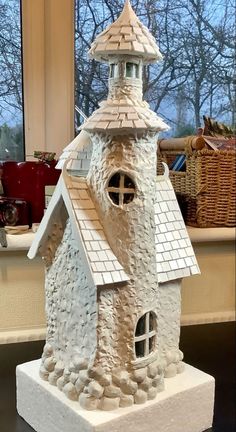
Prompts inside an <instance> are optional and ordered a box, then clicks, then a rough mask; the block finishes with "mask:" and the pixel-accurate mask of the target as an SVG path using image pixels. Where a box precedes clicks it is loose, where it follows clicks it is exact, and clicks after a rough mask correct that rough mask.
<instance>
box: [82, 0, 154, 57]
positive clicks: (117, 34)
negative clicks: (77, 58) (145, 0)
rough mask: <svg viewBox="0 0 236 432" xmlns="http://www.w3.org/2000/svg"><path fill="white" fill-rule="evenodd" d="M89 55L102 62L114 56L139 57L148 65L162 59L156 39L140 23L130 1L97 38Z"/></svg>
mask: <svg viewBox="0 0 236 432" xmlns="http://www.w3.org/2000/svg"><path fill="white" fill-rule="evenodd" d="M89 54H90V56H91V57H93V58H95V59H97V60H100V61H109V56H110V55H112V54H131V55H138V56H139V57H142V58H143V60H144V62H146V63H153V62H156V61H157V60H159V59H161V58H162V55H161V53H160V51H159V48H158V46H157V44H156V41H155V39H154V37H153V36H152V35H151V33H150V32H149V30H148V28H147V27H145V26H144V25H143V24H142V23H141V22H140V20H139V19H138V17H137V16H136V14H135V12H134V11H133V9H132V7H131V5H130V2H129V1H128V0H127V1H126V2H125V6H124V9H123V11H122V13H121V15H120V17H119V18H118V19H117V20H116V21H115V22H114V23H113V24H111V25H110V27H108V28H107V29H106V30H104V31H103V32H102V33H101V34H100V35H99V36H97V38H96V39H95V41H94V42H93V43H92V45H91V49H90V51H89Z"/></svg>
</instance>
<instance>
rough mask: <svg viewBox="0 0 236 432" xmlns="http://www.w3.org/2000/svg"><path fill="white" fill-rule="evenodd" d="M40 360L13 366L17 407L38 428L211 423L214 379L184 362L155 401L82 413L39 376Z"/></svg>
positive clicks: (76, 431) (190, 430) (102, 430)
mask: <svg viewBox="0 0 236 432" xmlns="http://www.w3.org/2000/svg"><path fill="white" fill-rule="evenodd" d="M39 366H40V360H36V361H33V362H29V363H25V364H22V365H20V366H18V367H17V370H16V375H17V410H18V413H19V414H20V416H21V417H23V418H24V419H25V420H26V422H27V423H29V424H30V425H31V426H32V427H33V428H34V429H35V431H37V432H121V431H123V432H147V431H148V432H202V431H205V430H206V429H208V428H209V427H211V425H212V418H213V407H214V378H212V377H211V376H210V375H207V374H205V373H203V372H201V371H199V370H198V369H195V368H193V367H192V366H189V365H186V370H185V372H184V373H182V374H180V375H177V376H176V377H174V378H169V379H166V380H165V386H166V389H165V391H163V392H161V393H159V394H158V395H157V397H156V399H155V400H153V401H148V402H146V403H145V404H143V405H134V406H133V407H130V408H119V409H118V410H116V411H112V412H106V411H85V410H83V409H82V408H80V406H79V404H78V402H73V401H70V400H69V399H67V398H66V396H65V395H64V394H63V393H62V392H61V391H60V390H58V389H57V388H56V387H53V386H52V385H50V384H49V383H48V382H46V381H43V380H41V378H40V377H39Z"/></svg>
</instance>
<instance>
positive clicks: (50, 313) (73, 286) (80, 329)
mask: <svg viewBox="0 0 236 432" xmlns="http://www.w3.org/2000/svg"><path fill="white" fill-rule="evenodd" d="M45 289H46V316H47V342H48V343H50V344H51V346H52V347H53V352H54V356H55V357H56V360H62V361H63V362H64V363H65V364H66V363H68V362H69V361H70V359H71V357H72V356H73V355H75V354H78V355H79V356H80V357H83V358H87V359H90V358H91V356H92V355H93V354H94V351H95V349H96V322H97V304H96V289H95V286H91V284H90V283H89V282H88V278H87V275H86V268H85V267H84V266H83V262H82V261H81V257H80V251H79V250H78V248H77V247H76V244H75V241H74V239H73V236H72V231H71V225H70V222H69V221H68V222H67V226H66V229H65V231H64V235H63V239H62V242H61V244H60V245H59V247H58V248H57V251H56V254H55V257H54V261H53V264H52V265H51V266H50V267H49V268H48V269H47V270H46V283H45ZM88 334H89V337H88Z"/></svg>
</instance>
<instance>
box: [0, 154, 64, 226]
mask: <svg viewBox="0 0 236 432" xmlns="http://www.w3.org/2000/svg"><path fill="white" fill-rule="evenodd" d="M56 163H57V161H52V162H41V161H39V162H1V163H0V169H1V171H2V185H3V191H4V195H5V196H7V197H14V198H21V199H23V200H25V201H28V202H29V203H30V206H31V214H32V222H33V223H38V222H40V221H41V219H42V217H43V214H44V208H45V186H48V185H49V186H50V185H56V184H57V181H58V179H59V176H60V173H61V171H60V170H58V169H55V166H56Z"/></svg>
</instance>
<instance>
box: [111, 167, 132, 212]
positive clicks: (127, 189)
mask: <svg viewBox="0 0 236 432" xmlns="http://www.w3.org/2000/svg"><path fill="white" fill-rule="evenodd" d="M107 191H108V194H109V197H110V198H111V200H112V201H113V203H114V204H116V205H117V206H123V204H129V203H130V202H131V201H133V199H134V196H135V184H134V182H133V180H132V179H131V178H130V177H129V176H128V175H126V174H124V173H122V172H117V173H116V174H114V175H113V176H112V177H111V178H110V180H109V183H108V187H107Z"/></svg>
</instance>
